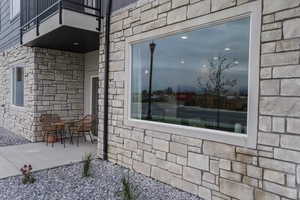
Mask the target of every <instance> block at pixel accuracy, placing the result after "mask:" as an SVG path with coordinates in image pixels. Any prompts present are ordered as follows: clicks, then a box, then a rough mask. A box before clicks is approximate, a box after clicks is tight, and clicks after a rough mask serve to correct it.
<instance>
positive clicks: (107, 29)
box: [103, 0, 112, 160]
mask: <svg viewBox="0 0 300 200" xmlns="http://www.w3.org/2000/svg"><path fill="white" fill-rule="evenodd" d="M107 1H108V4H107V8H106V23H105V68H104V118H103V160H107V153H108V151H107V150H108V87H109V86H108V84H109V57H110V56H109V52H110V39H109V38H110V15H111V9H112V0H107Z"/></svg>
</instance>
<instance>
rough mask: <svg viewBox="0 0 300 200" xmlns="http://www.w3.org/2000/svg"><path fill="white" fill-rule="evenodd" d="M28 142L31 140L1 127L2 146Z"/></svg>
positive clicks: (0, 138) (0, 142)
mask: <svg viewBox="0 0 300 200" xmlns="http://www.w3.org/2000/svg"><path fill="white" fill-rule="evenodd" d="M27 143H30V141H28V140H26V139H25V138H23V137H21V136H18V135H16V134H14V133H12V132H10V131H9V130H7V129H4V128H1V127H0V147H3V146H8V145H18V144H27Z"/></svg>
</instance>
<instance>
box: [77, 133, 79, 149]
mask: <svg viewBox="0 0 300 200" xmlns="http://www.w3.org/2000/svg"><path fill="white" fill-rule="evenodd" d="M79 136H80V133H78V134H77V146H78V147H79Z"/></svg>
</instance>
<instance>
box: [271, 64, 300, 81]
mask: <svg viewBox="0 0 300 200" xmlns="http://www.w3.org/2000/svg"><path fill="white" fill-rule="evenodd" d="M273 76H274V78H297V77H298V78H299V77H300V65H291V66H284V67H274V68H273Z"/></svg>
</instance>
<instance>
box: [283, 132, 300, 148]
mask: <svg viewBox="0 0 300 200" xmlns="http://www.w3.org/2000/svg"><path fill="white" fill-rule="evenodd" d="M280 144H281V147H283V148H286V149H292V150H300V136H294V135H281V139H280Z"/></svg>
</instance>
